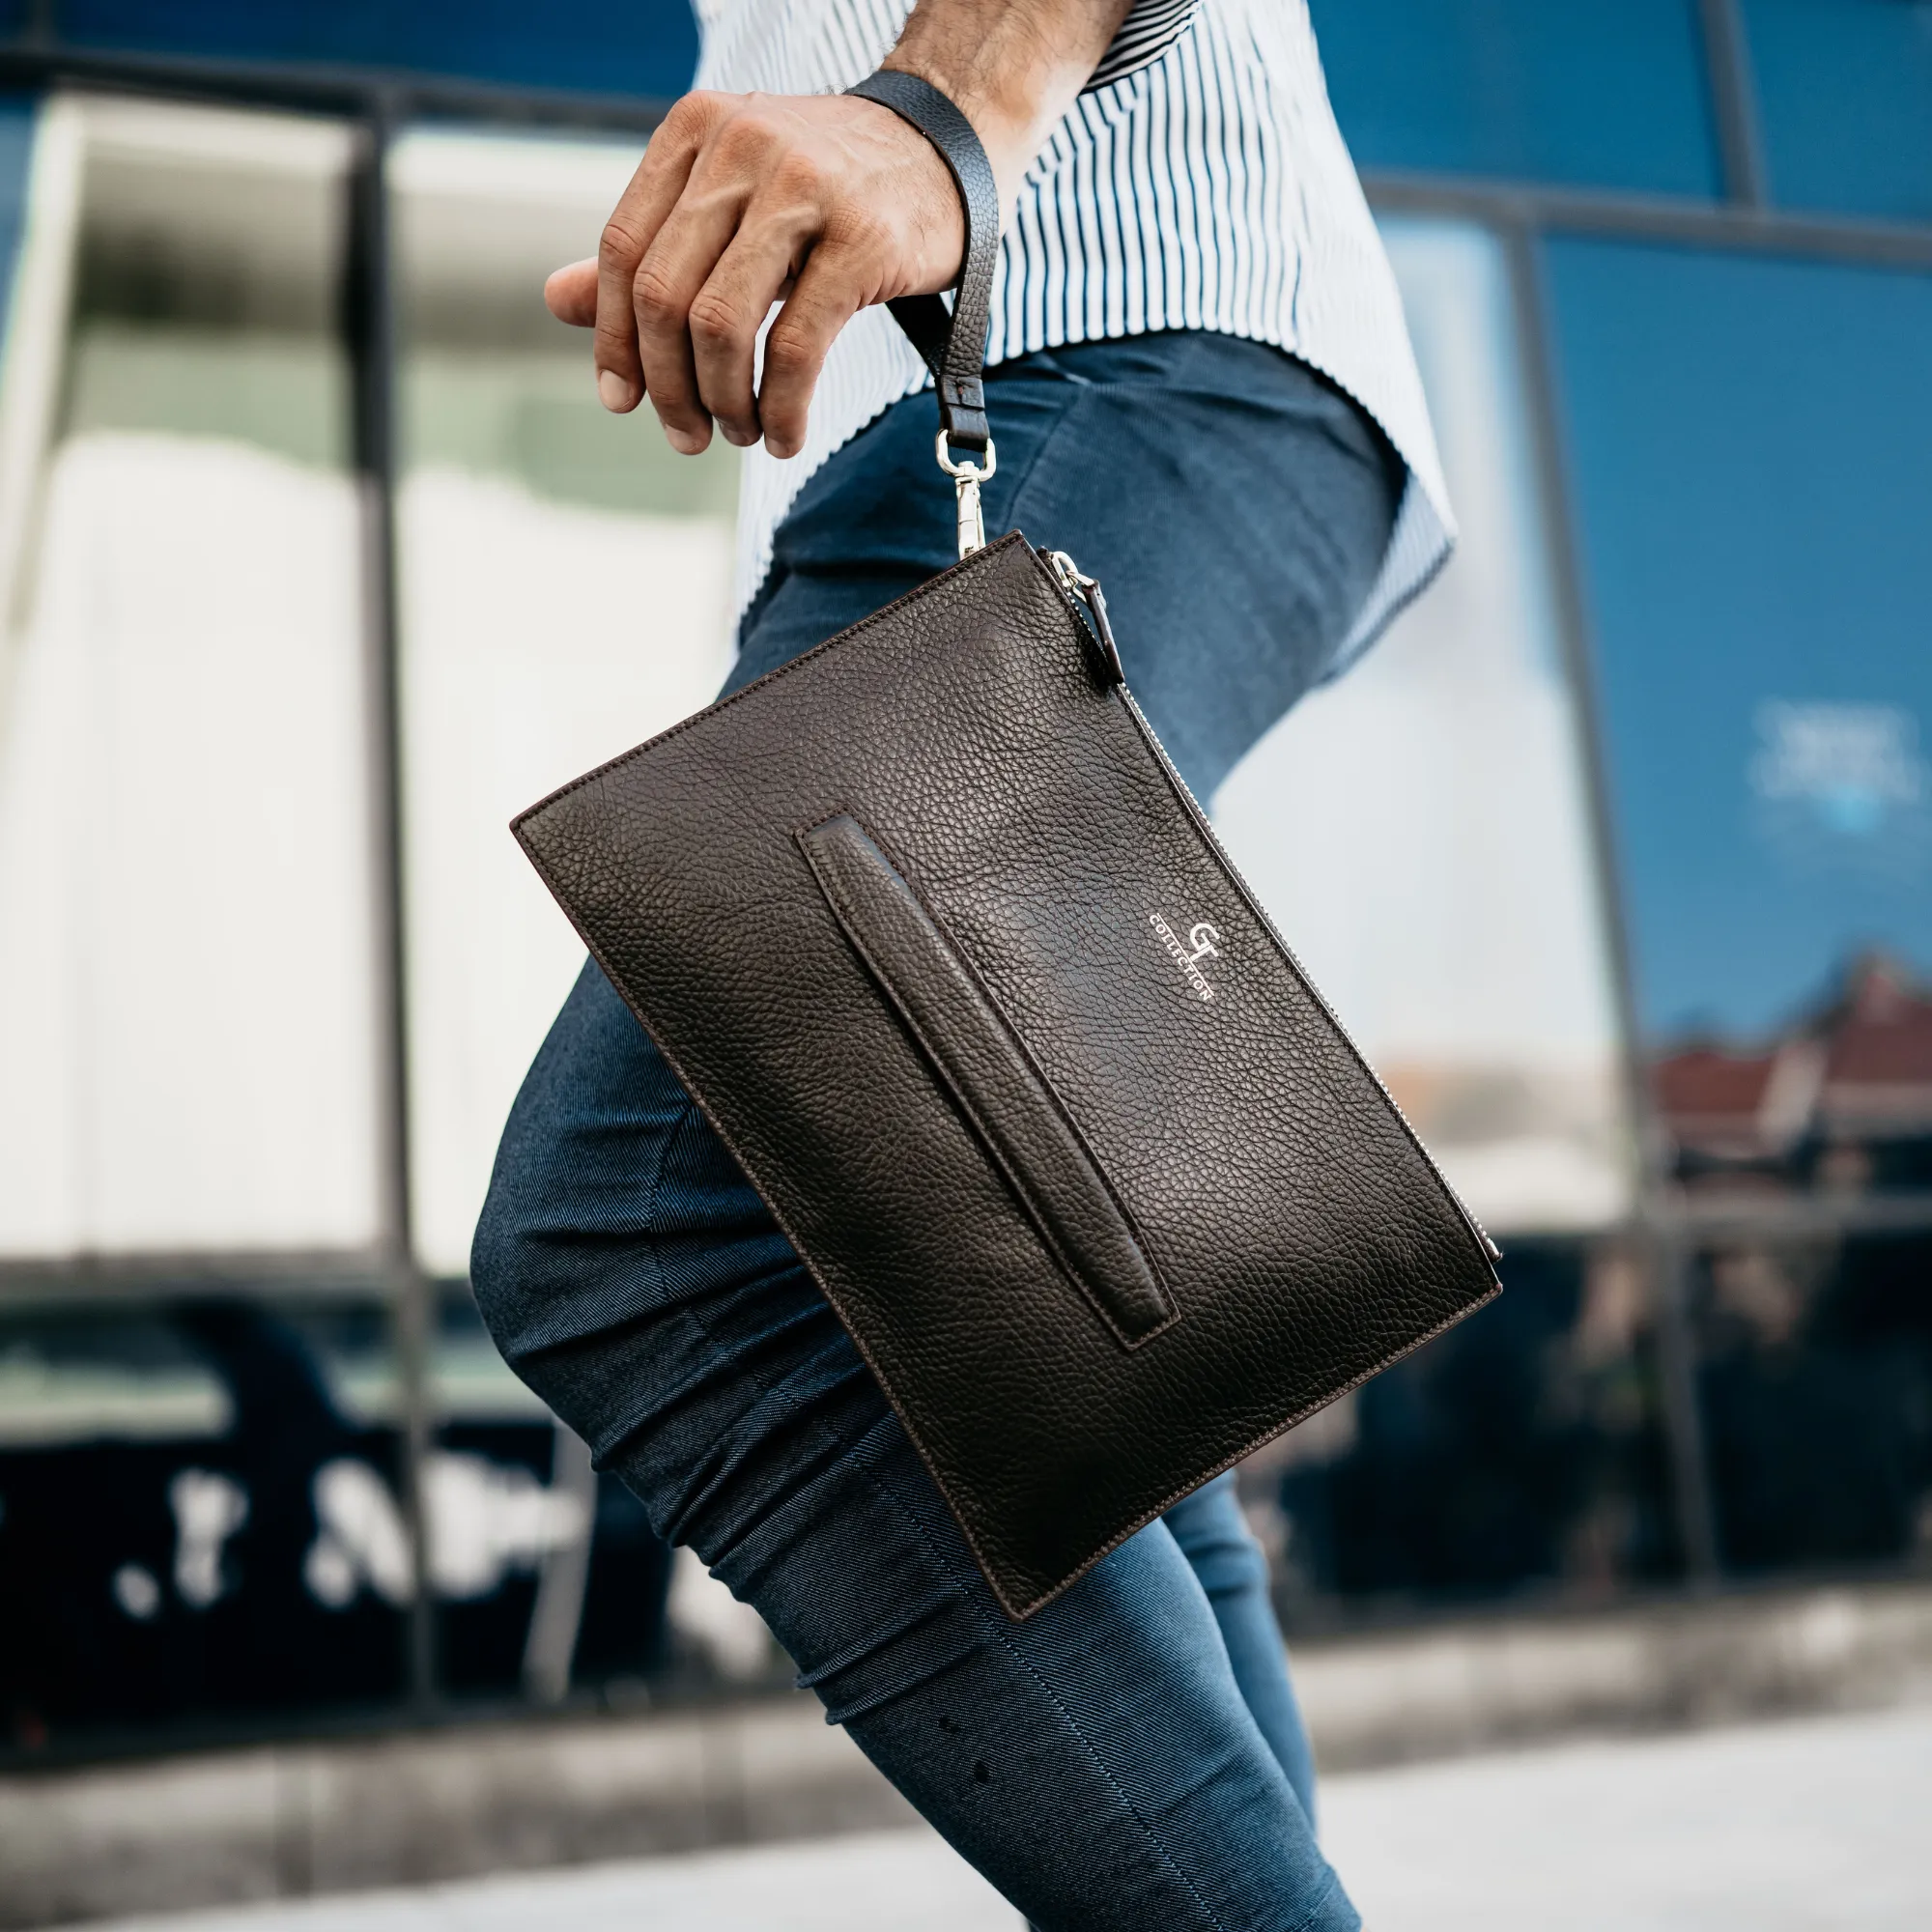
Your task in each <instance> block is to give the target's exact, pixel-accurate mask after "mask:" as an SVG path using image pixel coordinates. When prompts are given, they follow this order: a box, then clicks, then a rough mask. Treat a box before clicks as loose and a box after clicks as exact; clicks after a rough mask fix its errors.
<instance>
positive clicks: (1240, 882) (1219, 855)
mask: <svg viewBox="0 0 1932 1932" xmlns="http://www.w3.org/2000/svg"><path fill="white" fill-rule="evenodd" d="M1047 561H1048V565H1049V567H1050V568H1051V570H1052V572H1053V576H1054V579H1055V581H1056V582H1058V583H1059V585H1060V593H1061V595H1062V596H1063V597H1064V598H1065V600H1066V604H1067V608H1068V610H1069V611H1070V612H1071V613H1072V614H1073V616H1074V618H1075V620H1076V621H1078V622H1080V624H1081V628H1082V629H1083V630H1084V629H1085V628H1086V625H1085V620H1084V619H1081V618H1080V615H1079V611H1078V608H1077V607H1076V606H1075V605H1074V602H1073V598H1074V595H1075V586H1076V585H1078V584H1081V583H1091V582H1095V581H1096V580H1094V579H1093V578H1089V577H1087V576H1086V575H1085V573H1084V572H1083V571H1082V570H1081V568H1080V566H1079V565H1078V564H1077V563H1075V562H1074V561H1073V559H1072V558H1071V557H1070V556H1068V555H1067V554H1066V553H1065V551H1064V550H1056V551H1049V552H1048V553H1047ZM1069 572H1070V573H1071V574H1072V577H1073V580H1074V582H1073V583H1068V582H1067V581H1066V580H1067V574H1068V573H1069ZM1081 599H1082V602H1085V601H1086V600H1085V595H1084V592H1083V593H1081ZM1120 693H1121V696H1122V697H1124V698H1125V699H1126V701H1127V709H1128V710H1129V711H1130V712H1132V713H1133V716H1134V721H1135V723H1136V724H1138V725H1139V726H1140V728H1141V735H1142V736H1143V737H1144V738H1146V740H1147V741H1148V743H1149V744H1150V745H1151V746H1152V747H1153V752H1154V756H1155V757H1157V758H1158V759H1159V760H1160V762H1161V765H1162V767H1163V768H1164V769H1165V771H1166V773H1167V775H1168V777H1169V778H1171V779H1172V780H1173V781H1174V783H1175V786H1176V789H1178V790H1179V793H1180V795H1181V797H1182V798H1184V799H1185V800H1186V801H1187V806H1188V810H1191V811H1192V812H1193V814H1194V822H1195V826H1196V828H1197V829H1198V830H1199V831H1200V833H1201V834H1202V836H1203V837H1204V838H1206V839H1207V840H1208V850H1209V851H1210V852H1212V853H1213V855H1214V857H1215V858H1216V859H1217V860H1218V861H1219V862H1220V865H1221V868H1222V869H1223V870H1224V871H1225V872H1226V873H1227V874H1228V876H1229V878H1230V879H1232V880H1233V881H1234V883H1235V888H1236V891H1237V892H1238V893H1239V894H1240V895H1241V897H1242V898H1243V899H1245V900H1246V901H1247V906H1248V910H1249V911H1250V912H1252V913H1253V914H1254V915H1255V917H1256V918H1257V919H1258V920H1260V921H1261V923H1262V925H1263V927H1264V929H1265V931H1266V932H1267V934H1268V937H1269V938H1271V939H1272V940H1273V941H1274V943H1275V944H1276V945H1277V946H1278V947H1280V949H1281V951H1282V953H1283V955H1284V956H1285V957H1286V958H1287V960H1288V963H1289V964H1290V965H1291V966H1292V967H1293V969H1294V974H1295V978H1296V979H1298V980H1300V981H1301V983H1302V985H1303V986H1304V987H1305V988H1306V989H1307V991H1308V993H1309V994H1310V995H1311V996H1312V998H1313V999H1314V1001H1315V1004H1316V1005H1317V1006H1318V1007H1320V1008H1321V1010H1322V1012H1323V1013H1324V1014H1325V1015H1326V1016H1327V1020H1328V1024H1329V1025H1330V1026H1332V1027H1333V1028H1334V1029H1335V1031H1336V1032H1337V1033H1338V1034H1340V1035H1341V1037H1342V1042H1343V1044H1344V1045H1345V1046H1347V1047H1348V1049H1349V1051H1350V1053H1352V1054H1353V1055H1354V1056H1355V1060H1356V1063H1357V1065H1360V1066H1361V1068H1362V1070H1363V1071H1364V1072H1365V1073H1367V1075H1368V1076H1369V1078H1370V1079H1371V1080H1373V1081H1374V1082H1375V1083H1376V1090H1377V1092H1378V1093H1379V1094H1381V1096H1382V1098H1383V1099H1384V1100H1385V1101H1386V1102H1387V1103H1388V1109H1389V1112H1390V1113H1392V1114H1393V1115H1394V1116H1395V1117H1396V1119H1397V1120H1398V1121H1400V1122H1402V1125H1403V1131H1404V1132H1405V1133H1406V1134H1407V1135H1408V1137H1409V1139H1410V1140H1411V1141H1412V1142H1413V1143H1414V1145H1415V1151H1416V1152H1417V1153H1419V1154H1420V1155H1421V1156H1422V1158H1423V1161H1424V1163H1425V1164H1426V1165H1427V1167H1428V1169H1429V1171H1430V1173H1431V1174H1433V1175H1434V1176H1435V1184H1436V1185H1437V1186H1438V1187H1440V1188H1441V1190H1442V1192H1443V1193H1444V1194H1446V1195H1447V1196H1448V1197H1449V1201H1450V1204H1451V1205H1452V1206H1453V1207H1454V1208H1455V1209H1456V1211H1457V1212H1458V1213H1459V1214H1461V1215H1462V1217H1463V1220H1464V1221H1465V1222H1466V1223H1467V1224H1468V1227H1469V1230H1470V1232H1471V1233H1472V1234H1473V1235H1474V1236H1476V1240H1477V1242H1478V1244H1479V1245H1480V1246H1481V1247H1482V1249H1483V1252H1484V1253H1485V1254H1486V1255H1488V1257H1489V1258H1490V1260H1491V1261H1492V1262H1497V1261H1500V1260H1501V1259H1502V1250H1501V1248H1499V1247H1498V1246H1497V1245H1496V1244H1495V1242H1494V1241H1492V1239H1491V1238H1490V1234H1489V1230H1488V1229H1487V1228H1485V1227H1484V1226H1483V1224H1482V1223H1481V1222H1480V1221H1479V1220H1477V1219H1476V1217H1475V1215H1474V1214H1473V1213H1471V1212H1470V1211H1469V1204H1468V1203H1467V1202H1466V1201H1464V1200H1463V1197H1462V1195H1460V1194H1459V1193H1457V1191H1456V1188H1455V1186H1454V1184H1453V1183H1452V1182H1451V1181H1450V1179H1449V1177H1448V1176H1447V1175H1446V1174H1444V1173H1443V1172H1442V1168H1441V1164H1440V1163H1439V1162H1438V1161H1437V1160H1436V1158H1435V1155H1434V1154H1433V1153H1431V1152H1430V1151H1429V1146H1428V1143H1427V1142H1426V1141H1424V1139H1423V1138H1422V1136H1421V1135H1420V1134H1419V1133H1417V1132H1416V1131H1415V1123H1414V1122H1412V1121H1410V1119H1409V1118H1408V1116H1407V1115H1406V1114H1405V1113H1404V1112H1403V1110H1402V1103H1401V1102H1400V1101H1399V1100H1397V1098H1396V1097H1395V1095H1394V1094H1391V1093H1390V1092H1389V1090H1388V1083H1387V1082H1386V1081H1385V1080H1383V1078H1382V1076H1381V1075H1380V1074H1379V1073H1378V1072H1377V1071H1376V1068H1375V1064H1374V1063H1373V1062H1372V1061H1371V1060H1370V1059H1369V1057H1368V1055H1367V1054H1365V1053H1364V1052H1363V1051H1362V1049H1361V1048H1360V1047H1359V1046H1357V1045H1356V1044H1355V1038H1354V1036H1353V1035H1352V1034H1351V1033H1350V1031H1349V1029H1348V1028H1347V1027H1345V1026H1344V1025H1343V1024H1342V1021H1341V1018H1340V1016H1339V1015H1338V1014H1337V1013H1336V1011H1335V1009H1334V1008H1333V1007H1331V1006H1330V1005H1329V1004H1328V1001H1327V998H1326V996H1325V995H1324V994H1323V993H1322V991H1321V987H1320V986H1318V985H1317V984H1316V983H1315V981H1314V980H1312V979H1310V977H1309V975H1308V971H1307V969H1306V968H1305V967H1304V966H1303V965H1302V963H1301V961H1300V960H1299V959H1298V958H1296V957H1295V952H1294V949H1293V947H1292V946H1291V945H1290V944H1289V943H1288V941H1287V940H1286V939H1284V938H1283V937H1282V936H1281V928H1280V927H1279V926H1278V925H1276V924H1275V923H1274V921H1273V919H1271V918H1270V917H1269V915H1268V911H1267V908H1266V907H1265V906H1264V905H1263V904H1262V902H1261V900H1260V899H1259V898H1257V897H1256V896H1255V890H1254V888H1253V887H1252V886H1251V885H1249V884H1248V882H1247V880H1246V879H1245V878H1243V877H1242V875H1241V868H1240V867H1238V866H1237V865H1236V864H1235V862H1234V860H1233V859H1232V858H1231V857H1230V856H1229V854H1228V848H1227V847H1226V846H1225V845H1223V844H1222V843H1221V840H1220V838H1218V837H1217V836H1216V834H1215V831H1214V827H1213V824H1212V822H1211V821H1210V820H1209V818H1208V814H1207V813H1206V812H1205V811H1203V810H1201V801H1200V800H1199V799H1198V798H1196V797H1195V796H1194V791H1193V787H1192V786H1190V785H1189V784H1188V782H1187V781H1186V780H1185V779H1184V778H1182V777H1181V776H1180V773H1179V769H1178V768H1177V766H1176V765H1175V762H1174V760H1173V759H1172V758H1170V757H1169V756H1168V755H1167V747H1166V746H1165V745H1163V744H1162V743H1161V742H1160V734H1159V733H1158V732H1157V731H1156V730H1155V729H1154V728H1153V726H1152V725H1150V724H1149V723H1148V720H1147V713H1146V712H1144V711H1143V710H1142V709H1141V707H1140V703H1139V700H1138V699H1137V698H1136V697H1135V696H1134V694H1133V693H1132V692H1131V691H1130V690H1129V689H1128V688H1127V686H1126V684H1125V683H1124V682H1122V684H1121V686H1120Z"/></svg>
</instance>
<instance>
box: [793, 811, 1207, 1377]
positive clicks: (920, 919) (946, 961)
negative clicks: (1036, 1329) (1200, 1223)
mask: <svg viewBox="0 0 1932 1932" xmlns="http://www.w3.org/2000/svg"><path fill="white" fill-rule="evenodd" d="M797 838H798V842H799V844H800V845H801V846H802V847H803V848H804V851H805V856H806V858H807V860H808V861H809V862H810V866H811V869H812V872H813V874H814V875H815V876H816V878H817V880H818V885H819V890H820V891H821V892H823V893H824V895H825V897H826V901H827V903H828V904H830V906H831V908H832V911H833V913H834V915H835V916H836V918H837V919H838V923H839V924H840V925H841V926H842V927H843V928H844V931H845V936H846V938H848V939H849V940H850V941H851V942H852V945H853V947H854V948H855V949H856V950H857V952H858V953H859V955H860V957H861V958H863V959H864V960H865V962H866V964H867V966H868V967H869V968H870V969H871V973H872V977H873V978H874V979H875V980H877V981H878V983H879V985H880V987H881V988H882V989H883V990H884V992H885V994H886V997H887V998H888V999H889V1000H890V1001H891V1002H892V1004H893V1006H894V1007H895V1008H896V1009H897V1010H898V1013H899V1016H900V1018H901V1019H903V1020H904V1022H905V1024H906V1026H907V1028H908V1029H909V1030H910V1032H911V1034H912V1036H913V1037H914V1039H916V1040H917V1041H918V1042H919V1046H920V1049H921V1051H922V1052H923V1055H924V1056H925V1059H926V1060H927V1061H928V1063H930V1065H931V1066H932V1068H933V1070H934V1072H936V1073H937V1074H938V1075H939V1077H940V1079H941V1081H942V1082H943V1083H944V1084H945V1086H946V1087H947V1089H948V1090H949V1091H950V1092H951V1094H952V1097H953V1099H954V1100H955V1101H956V1102H957V1104H958V1106H959V1109H960V1111H961V1112H962V1113H963V1114H964V1115H965V1116H966V1118H967V1119H968V1120H969V1121H970V1122H972V1124H973V1126H974V1128H975V1130H976V1131H977V1133H978V1134H979V1137H980V1140H981V1141H982V1142H983V1143H984V1145H985V1146H986V1148H987V1149H988V1150H989V1151H990V1152H991V1153H992V1155H993V1158H994V1159H995V1160H996V1161H997V1162H998V1163H999V1165H1000V1167H1001V1168H1002V1170H1003V1171H1004V1172H1005V1174H1006V1177H1007V1179H1008V1180H1009V1182H1010V1184H1011V1186H1012V1189H1013V1192H1014V1193H1015V1194H1016V1195H1018V1197H1019V1199H1020V1202H1021V1205H1022V1206H1023V1207H1024V1208H1026V1211H1027V1215H1028V1217H1029V1218H1030V1219H1031V1220H1032V1222H1033V1224H1034V1226H1035V1227H1036V1228H1037V1230H1038V1232H1039V1235H1040V1237H1041V1239H1042V1240H1044V1241H1045V1243H1046V1245H1047V1247H1048V1248H1049V1250H1051V1252H1052V1253H1053V1255H1054V1257H1055V1259H1056V1260H1058V1262H1059V1263H1060V1264H1061V1266H1062V1267H1063V1268H1065V1270H1066V1272H1067V1274H1068V1275H1070V1276H1071V1277H1072V1279H1073V1281H1074V1282H1075V1283H1076V1284H1077V1285H1078V1286H1079V1287H1080V1288H1081V1289H1082V1290H1083V1291H1084V1292H1085V1293H1086V1295H1087V1297H1088V1299H1089V1300H1090V1301H1092V1302H1093V1304H1094V1307H1095V1308H1096V1309H1097V1310H1098V1311H1099V1314H1100V1315H1101V1317H1102V1319H1103V1320H1104V1321H1106V1322H1107V1324H1108V1326H1109V1327H1111V1328H1112V1329H1113V1330H1114V1332H1115V1334H1116V1335H1117V1336H1118V1337H1119V1338H1120V1339H1121V1340H1122V1342H1124V1343H1126V1344H1127V1345H1128V1346H1129V1347H1131V1346H1133V1345H1134V1344H1135V1343H1138V1342H1144V1341H1146V1340H1147V1338H1148V1337H1149V1336H1150V1335H1151V1334H1152V1333H1153V1332H1154V1331H1155V1330H1156V1329H1157V1328H1160V1327H1162V1326H1163V1325H1164V1324H1165V1323H1166V1322H1168V1321H1171V1320H1172V1319H1173V1318H1174V1314H1175V1310H1174V1306H1173V1304H1172V1303H1171V1302H1170V1301H1169V1300H1168V1298H1167V1295H1166V1293H1164V1292H1163V1290H1162V1288H1161V1285H1160V1282H1159V1280H1158V1279H1157V1278H1156V1276H1155V1274H1154V1271H1153V1268H1152V1265H1151V1264H1150V1262H1149V1260H1148V1257H1147V1255H1146V1253H1145V1252H1144V1251H1143V1250H1142V1247H1141V1244H1140V1242H1139V1241H1138V1240H1136V1239H1135V1237H1134V1232H1133V1230H1132V1228H1131V1227H1129V1226H1128V1224H1127V1218H1126V1216H1125V1214H1124V1213H1122V1210H1121V1206H1120V1204H1119V1202H1117V1201H1116V1200H1115V1199H1114V1195H1113V1192H1112V1190H1111V1189H1110V1188H1109V1187H1108V1185H1107V1183H1106V1181H1105V1180H1104V1179H1102V1177H1101V1174H1100V1171H1099V1169H1098V1168H1097V1167H1096V1166H1095V1165H1094V1157H1093V1155H1092V1154H1090V1153H1089V1152H1088V1151H1087V1149H1086V1146H1085V1145H1084V1144H1083V1143H1082V1141H1081V1139H1080V1137H1079V1135H1078V1134H1077V1133H1076V1132H1075V1131H1074V1129H1073V1124H1072V1122H1070V1121H1068V1120H1067V1118H1066V1116H1065V1114H1064V1113H1063V1112H1062V1111H1061V1108H1060V1105H1059V1103H1058V1102H1057V1101H1056V1100H1055V1099H1054V1097H1053V1095H1052V1094H1051V1093H1050V1092H1049V1091H1048V1090H1047V1087H1046V1084H1045V1082H1044V1081H1042V1080H1041V1078H1040V1076H1039V1074H1038V1072H1037V1070H1036V1069H1035V1067H1034V1065H1033V1064H1032V1062H1031V1061H1030V1060H1029V1059H1028V1058H1027V1056H1026V1054H1025V1052H1024V1051H1023V1050H1022V1049H1021V1047H1020V1044H1019V1041H1018V1040H1017V1039H1016V1038H1014V1037H1013V1034H1012V1031H1011V1029H1010V1028H1009V1027H1008V1025H1007V1023H1006V1021H1005V1020H1004V1019H1002V1018H1001V1016H1000V1014H999V1012H998V1010H997V1009H995V1008H994V1006H993V1004H992V1001H991V1000H990V999H989V998H988V997H987V995H986V993H985V991H984V989H983V988H982V987H981V986H980V982H979V980H977V979H975V977H974V976H973V974H972V972H971V971H970V970H969V969H968V968H967V966H966V963H965V962H964V961H963V960H962V959H961V958H960V957H959V955H958V954H957V953H956V952H954V951H953V949H952V945H951V944H950V943H949V941H948V940H947V938H946V935H945V934H944V933H943V932H941V931H940V929H939V928H938V926H936V925H935V924H934V923H933V922H932V920H931V918H930V917H929V916H928V914H927V913H926V910H925V908H924V906H923V905H922V904H921V903H920V901H919V898H918V896H917V895H915V893H914V892H913V890H912V888H911V887H910V886H909V885H908V884H907V883H906V882H905V880H904V879H903V878H902V877H901V876H900V875H899V872H898V869H897V867H895V866H894V865H893V863H892V861H891V860H890V859H888V858H887V857H886V855H885V854H884V853H883V852H882V851H880V849H879V848H878V846H877V845H876V844H874V843H873V841H872V839H871V837H870V836H869V835H868V834H867V831H866V828H865V827H864V826H863V825H861V824H860V823H859V821H858V820H857V819H856V818H853V817H851V816H850V815H849V814H847V813H844V812H840V813H839V814H838V816H836V817H833V818H828V819H826V820H825V821H824V822H823V823H822V824H818V825H814V826H811V827H810V828H809V829H807V830H805V831H802V832H800V833H799V834H798V835H797Z"/></svg>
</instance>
